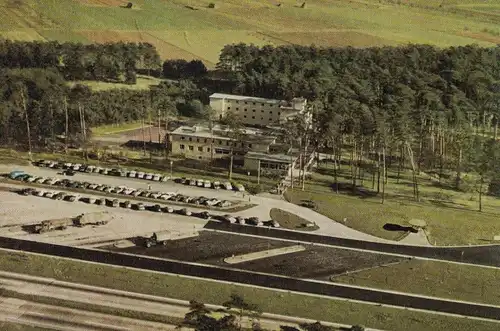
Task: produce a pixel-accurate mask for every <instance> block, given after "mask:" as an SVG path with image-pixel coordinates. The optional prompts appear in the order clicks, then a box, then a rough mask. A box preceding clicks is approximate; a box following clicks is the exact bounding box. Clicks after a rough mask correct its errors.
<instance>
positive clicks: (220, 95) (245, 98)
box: [210, 93, 281, 103]
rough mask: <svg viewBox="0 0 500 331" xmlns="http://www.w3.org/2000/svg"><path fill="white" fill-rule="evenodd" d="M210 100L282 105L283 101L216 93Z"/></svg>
mask: <svg viewBox="0 0 500 331" xmlns="http://www.w3.org/2000/svg"><path fill="white" fill-rule="evenodd" d="M210 98H214V99H231V100H241V101H245V100H247V101H250V100H251V101H258V102H265V103H280V102H281V100H276V99H266V98H260V97H249V96H244V95H234V94H225V93H214V94H212V95H211V96H210Z"/></svg>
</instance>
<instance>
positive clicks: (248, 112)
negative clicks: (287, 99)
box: [210, 98, 282, 126]
mask: <svg viewBox="0 0 500 331" xmlns="http://www.w3.org/2000/svg"><path fill="white" fill-rule="evenodd" d="M210 106H211V107H212V109H214V110H215V112H216V113H217V114H218V116H219V115H222V116H224V115H225V114H226V113H227V112H234V113H235V114H237V115H239V117H240V119H241V122H242V123H243V124H247V125H262V126H265V125H269V124H271V123H276V122H279V119H280V115H281V112H282V111H281V109H280V107H279V104H272V103H265V102H257V101H255V102H254V101H242V100H232V99H228V98H226V99H216V98H211V99H210Z"/></svg>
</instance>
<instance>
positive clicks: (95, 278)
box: [0, 250, 499, 331]
mask: <svg viewBox="0 0 500 331" xmlns="http://www.w3.org/2000/svg"><path fill="white" fill-rule="evenodd" d="M0 269H2V270H5V271H11V272H17V273H23V274H29V275H37V276H41V277H50V278H54V279H58V280H64V281H71V282H76V283H81V284H88V285H97V286H103V287H108V288H114V289H120V290H126V291H133V292H138V293H146V294H153V295H159V296H166V297H171V298H176V299H181V300H192V299H194V298H195V299H196V300H198V301H201V302H205V303H212V304H222V303H223V302H224V301H226V300H228V299H229V297H230V295H231V294H232V293H238V294H240V295H241V296H243V297H244V298H245V300H247V301H248V302H250V303H253V304H256V305H257V306H258V307H260V308H261V309H262V311H265V312H270V313H276V314H284V315H291V316H298V317H303V318H310V319H317V320H327V321H332V322H339V323H346V324H363V325H366V326H370V327H375V328H380V329H384V330H405V331H427V330H435V331H441V330H442V331H445V330H446V331H448V330H454V331H469V330H481V331H490V330H491V331H494V330H498V327H499V324H498V323H494V322H485V321H477V320H471V319H466V318H460V317H458V318H457V317H452V316H443V315H437V314H428V313H424V312H419V311H411V310H402V309H396V308H390V307H382V306H377V305H367V304H363V303H356V302H344V301H338V300H331V299H326V298H320V297H314V296H308V295H300V294H294V293H287V292H278V291H272V290H268V289H261V288H252V287H246V286H241V285H236V284H224V283H217V282H212V281H206V280H199V279H191V278H184V277H178V276H173V275H166V274H160V273H150V272H145V271H139V270H132V269H126V268H122V267H111V266H106V265H100V264H91V263H83V262H79V261H73V260H67V259H61V258H53V257H48V256H42V255H34V254H26V253H20V252H11V251H6V250H0Z"/></svg>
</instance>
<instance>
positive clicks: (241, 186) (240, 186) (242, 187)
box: [234, 184, 245, 192]
mask: <svg viewBox="0 0 500 331" xmlns="http://www.w3.org/2000/svg"><path fill="white" fill-rule="evenodd" d="M234 188H235V189H236V191H238V192H245V187H244V186H243V185H241V184H236V185H234Z"/></svg>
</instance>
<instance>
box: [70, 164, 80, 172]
mask: <svg viewBox="0 0 500 331" xmlns="http://www.w3.org/2000/svg"><path fill="white" fill-rule="evenodd" d="M80 166H81V164H79V163H76V164H73V165H72V166H71V170H73V171H78V169H80Z"/></svg>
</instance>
